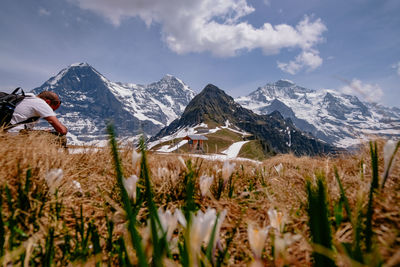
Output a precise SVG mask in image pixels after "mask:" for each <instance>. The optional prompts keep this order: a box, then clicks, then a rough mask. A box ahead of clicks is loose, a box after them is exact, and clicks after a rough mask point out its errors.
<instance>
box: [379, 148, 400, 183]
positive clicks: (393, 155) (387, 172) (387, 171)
mask: <svg viewBox="0 0 400 267" xmlns="http://www.w3.org/2000/svg"><path fill="white" fill-rule="evenodd" d="M399 147H400V141H398V142H397V145H396V148H395V150H394V152H393V154H392V155H391V157H390V160H389V164H388V167H387V170H386V172H385V173H384V174H383V181H382V186H381V190H383V188H384V187H385V183H386V180H387V178H388V177H389V172H390V167H391V166H392V163H393V160H394V157H395V156H396V153H397V150H398V149H399Z"/></svg>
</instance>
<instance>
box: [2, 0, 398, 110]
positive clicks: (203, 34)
mask: <svg viewBox="0 0 400 267" xmlns="http://www.w3.org/2000/svg"><path fill="white" fill-rule="evenodd" d="M399 14H400V1H398V0H347V1H345V0H336V1H329V0H320V1H317V0H257V1H256V0H168V1H165V0H35V1H32V0H2V1H1V2H0V36H1V41H0V89H1V90H10V89H11V88H15V87H17V86H22V87H23V88H25V89H27V90H29V89H33V88H34V87H37V86H40V85H41V84H43V83H44V82H45V81H46V80H47V79H49V78H50V77H51V76H54V75H55V74H57V73H58V72H59V71H60V70H61V69H63V68H65V67H67V66H68V65H71V64H73V63H77V62H87V63H89V64H91V65H92V66H93V67H94V68H96V69H97V70H98V71H99V72H101V73H102V74H104V75H105V76H106V77H107V78H108V79H110V80H111V81H118V82H132V83H140V84H148V83H151V82H155V81H158V80H159V79H161V78H162V77H163V76H164V75H165V74H172V75H174V76H176V77H178V78H180V79H181V80H183V81H184V82H185V83H186V84H188V85H189V86H190V87H191V88H192V89H193V90H195V91H196V92H199V91H201V90H202V89H203V88H204V87H205V86H206V85H207V84H208V83H212V84H215V85H216V86H218V87H220V88H221V89H223V90H225V91H226V92H227V93H228V94H230V95H231V96H233V97H237V96H241V95H247V94H248V93H250V92H252V91H254V90H256V89H257V87H259V86H263V85H265V84H266V83H270V82H274V81H277V80H278V79H289V80H292V81H294V82H295V83H296V84H298V85H301V86H304V87H307V88H311V89H321V88H329V89H335V90H338V91H343V92H346V93H351V94H354V95H358V96H359V97H360V98H361V99H363V100H366V101H373V102H378V103H381V104H384V105H386V106H397V107H400V101H399V100H400V15H399Z"/></svg>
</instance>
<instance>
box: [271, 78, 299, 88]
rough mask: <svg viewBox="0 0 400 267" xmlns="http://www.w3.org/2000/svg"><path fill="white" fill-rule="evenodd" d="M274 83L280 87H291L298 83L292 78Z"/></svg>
mask: <svg viewBox="0 0 400 267" xmlns="http://www.w3.org/2000/svg"><path fill="white" fill-rule="evenodd" d="M274 85H275V86H278V87H291V86H295V85H296V84H295V83H294V82H292V81H291V80H286V79H280V80H278V81H277V82H275V83H274Z"/></svg>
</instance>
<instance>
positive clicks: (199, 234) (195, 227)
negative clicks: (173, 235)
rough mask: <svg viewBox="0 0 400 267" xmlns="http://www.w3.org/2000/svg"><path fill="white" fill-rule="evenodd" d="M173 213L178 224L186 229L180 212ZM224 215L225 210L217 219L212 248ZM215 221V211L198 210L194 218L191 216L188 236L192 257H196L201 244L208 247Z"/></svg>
mask: <svg viewBox="0 0 400 267" xmlns="http://www.w3.org/2000/svg"><path fill="white" fill-rule="evenodd" d="M175 213H176V214H177V219H178V221H179V223H180V224H181V225H182V226H183V227H185V228H186V227H187V222H186V219H185V217H184V216H183V214H182V212H181V211H180V210H176V211H175ZM226 213H227V211H226V210H224V211H222V212H221V214H220V216H219V218H218V221H217V225H216V229H215V237H214V244H213V245H214V246H215V243H216V242H217V240H218V237H219V232H220V228H221V225H222V222H223V221H224V219H225V217H226ZM216 220H217V212H216V210H215V209H207V211H206V212H204V213H203V212H202V211H201V210H200V211H198V212H197V214H196V216H194V215H192V222H191V225H190V229H189V236H190V245H191V249H192V253H193V254H194V255H197V254H198V253H199V252H200V249H201V246H202V244H203V243H206V244H207V245H208V242H210V239H211V236H212V232H213V229H214V225H215V223H216Z"/></svg>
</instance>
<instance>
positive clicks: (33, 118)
mask: <svg viewBox="0 0 400 267" xmlns="http://www.w3.org/2000/svg"><path fill="white" fill-rule="evenodd" d="M38 119H40V117H31V118H29V119H26V120H24V121H20V122H17V123H15V124H10V125H8V126H6V127H4V130H5V131H7V130H10V129H12V128H14V127H16V126H18V125H20V124H25V123H32V122H35V121H37V120H38Z"/></svg>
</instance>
